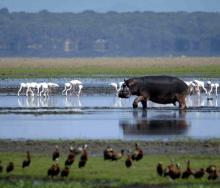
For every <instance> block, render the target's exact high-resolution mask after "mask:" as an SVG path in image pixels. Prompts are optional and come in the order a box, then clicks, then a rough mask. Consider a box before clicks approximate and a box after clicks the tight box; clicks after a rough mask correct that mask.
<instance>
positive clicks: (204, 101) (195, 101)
mask: <svg viewBox="0 0 220 188" xmlns="http://www.w3.org/2000/svg"><path fill="white" fill-rule="evenodd" d="M187 106H189V107H200V106H210V107H211V106H213V107H217V106H218V97H215V96H214V97H213V96H212V97H210V98H208V97H207V96H206V95H200V96H198V95H191V96H188V97H187Z"/></svg>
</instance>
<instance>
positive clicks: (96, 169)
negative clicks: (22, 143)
mask: <svg viewBox="0 0 220 188" xmlns="http://www.w3.org/2000/svg"><path fill="white" fill-rule="evenodd" d="M24 157H25V155H24V154H21V153H1V154H0V160H1V161H2V164H3V166H6V164H7V163H8V162H9V161H14V163H15V170H14V171H13V172H12V173H11V174H10V175H8V174H6V172H5V171H4V172H3V173H2V174H0V179H1V180H0V187H13V186H14V184H16V186H17V187H47V188H48V187H61V188H62V187H120V186H127V185H151V184H158V185H160V184H163V185H170V186H174V187H180V188H182V187H187V185H194V186H195V187H198V185H201V187H205V185H207V184H208V185H209V187H213V186H214V187H215V186H216V183H217V184H218V185H219V184H220V182H219V180H216V181H213V182H210V181H208V180H207V176H206V177H204V178H202V179H200V180H196V179H194V178H190V179H189V180H181V179H179V180H176V181H171V180H170V179H168V178H164V177H158V175H157V174H156V171H155V166H156V164H157V162H158V161H162V162H163V164H164V165H167V164H168V163H169V161H170V159H174V160H175V161H177V162H179V163H180V164H181V167H182V169H185V160H186V159H190V160H191V163H192V165H191V166H192V168H193V169H198V168H201V167H207V166H208V165H210V164H216V165H217V166H218V167H219V164H220V158H219V156H215V155H214V156H208V155H187V156H186V155H174V156H173V155H172V156H171V155H146V156H144V158H143V160H141V161H139V162H133V166H132V167H131V168H130V169H127V168H126V167H125V165H124V161H125V158H123V159H121V160H119V161H116V162H111V161H104V160H103V158H102V157H91V156H90V157H89V161H88V163H87V165H86V167H85V168H84V169H78V167H77V161H78V158H77V159H76V161H75V163H74V164H73V166H72V168H71V171H70V175H69V177H68V178H67V179H64V180H62V179H61V178H56V179H54V180H51V179H50V178H48V177H47V175H46V174H47V169H48V168H49V167H50V166H51V164H52V160H51V156H49V155H40V154H35V155H33V156H32V163H31V166H30V168H28V169H25V170H23V169H22V168H21V163H22V160H23V159H24ZM65 157H66V156H64V155H62V156H61V158H60V160H59V164H60V167H62V166H63V164H64V160H65Z"/></svg>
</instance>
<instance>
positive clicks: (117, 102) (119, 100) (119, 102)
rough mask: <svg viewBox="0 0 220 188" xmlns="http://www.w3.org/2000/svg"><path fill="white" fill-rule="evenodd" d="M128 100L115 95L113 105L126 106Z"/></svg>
mask: <svg viewBox="0 0 220 188" xmlns="http://www.w3.org/2000/svg"><path fill="white" fill-rule="evenodd" d="M126 100H127V99H122V98H119V97H114V98H113V104H112V107H124V106H126Z"/></svg>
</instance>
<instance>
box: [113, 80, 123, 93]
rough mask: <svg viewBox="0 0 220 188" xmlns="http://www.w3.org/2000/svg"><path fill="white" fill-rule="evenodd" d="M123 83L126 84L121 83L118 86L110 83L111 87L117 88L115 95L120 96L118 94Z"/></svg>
mask: <svg viewBox="0 0 220 188" xmlns="http://www.w3.org/2000/svg"><path fill="white" fill-rule="evenodd" d="M123 83H124V82H119V83H118V84H117V83H115V82H112V83H110V85H111V86H113V87H114V88H115V90H116V93H115V95H118V92H119V91H120V89H121V86H122V84H123Z"/></svg>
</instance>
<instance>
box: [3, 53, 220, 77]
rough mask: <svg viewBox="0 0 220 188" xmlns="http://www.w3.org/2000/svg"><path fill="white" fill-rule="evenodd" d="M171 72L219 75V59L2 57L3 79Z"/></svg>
mask: <svg viewBox="0 0 220 188" xmlns="http://www.w3.org/2000/svg"><path fill="white" fill-rule="evenodd" d="M147 74H152V75H154V74H172V75H177V76H192V75H195V76H204V77H219V75H220V58H217V57H216V58H214V57H213V58H209V57H204V58H199V57H194V58H188V57H176V58H68V59H67V58H56V59H50V58H47V59H42V58H1V59H0V77H1V78H28V77H29V78H31V77H69V76H71V77H73V76H103V75H105V76H106V75H108V76H136V75H139V76H140V75H147Z"/></svg>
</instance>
